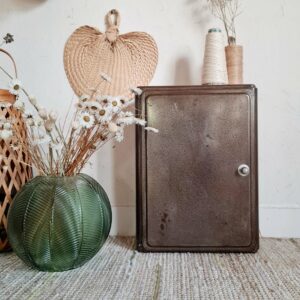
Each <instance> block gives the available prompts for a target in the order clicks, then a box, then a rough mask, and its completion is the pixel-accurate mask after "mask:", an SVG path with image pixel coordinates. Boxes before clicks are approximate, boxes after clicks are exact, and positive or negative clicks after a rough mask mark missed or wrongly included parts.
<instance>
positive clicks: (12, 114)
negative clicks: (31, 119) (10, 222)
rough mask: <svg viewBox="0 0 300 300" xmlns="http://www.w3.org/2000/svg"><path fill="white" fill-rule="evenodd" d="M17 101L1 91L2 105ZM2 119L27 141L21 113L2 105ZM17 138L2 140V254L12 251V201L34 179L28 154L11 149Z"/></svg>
mask: <svg viewBox="0 0 300 300" xmlns="http://www.w3.org/2000/svg"><path fill="white" fill-rule="evenodd" d="M0 52H3V53H5V54H7V55H8V56H9V57H10V58H11V59H12V57H11V56H10V55H9V54H8V53H7V52H6V51H4V50H3V49H0ZM12 61H13V59H12ZM13 63H14V61H13ZM14 66H15V63H14ZM15 71H16V68H15ZM15 73H16V72H15ZM16 75H17V73H16ZM15 100H16V98H15V96H14V95H11V94H10V93H9V91H7V90H0V105H1V104H7V103H10V104H13V103H14V102H15ZM0 118H5V119H7V120H8V121H9V120H10V121H13V123H14V128H17V130H18V133H17V134H16V135H17V136H18V139H19V138H21V139H22V140H23V141H26V126H25V123H24V122H23V119H22V114H21V112H20V111H18V110H16V109H15V108H14V107H12V106H10V107H8V106H5V105H1V107H0ZM16 138H17V137H16V136H13V137H12V138H11V139H10V140H6V141H4V140H1V139H0V155H1V160H0V252H3V251H8V250H10V249H11V248H10V245H9V243H8V239H7V214H8V209H9V207H10V205H11V203H12V199H13V197H14V195H15V194H16V193H17V192H18V191H19V190H20V188H21V187H22V186H23V185H24V184H25V183H26V182H27V181H28V180H29V179H30V178H31V177H32V171H31V168H30V167H28V166H27V165H25V164H23V163H21V162H24V163H26V164H29V156H28V153H26V152H25V151H24V150H23V149H21V148H20V149H19V150H13V149H12V147H11V144H12V143H13V142H14V141H15V139H16ZM3 167H4V168H3Z"/></svg>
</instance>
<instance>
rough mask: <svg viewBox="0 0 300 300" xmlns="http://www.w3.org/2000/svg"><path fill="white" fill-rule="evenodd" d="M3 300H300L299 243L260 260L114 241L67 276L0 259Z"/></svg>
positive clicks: (280, 245) (266, 247) (266, 246)
mask: <svg viewBox="0 0 300 300" xmlns="http://www.w3.org/2000/svg"><path fill="white" fill-rule="evenodd" d="M0 299H1V300H4V299H10V300H12V299H118V300H119V299H120V300H123V299H124V300H127V299H128V300H131V299H170V300H176V299H225V300H229V299H239V300H240V299H251V300H253V299H268V300H269V299H280V300H284V299H300V240H295V239H289V240H280V239H262V240H261V248H260V250H259V252H258V253H256V254H191V253H183V254H177V253H175V254H166V253H157V254H142V253H138V252H136V251H134V239H133V238H110V239H109V240H108V241H107V243H106V244H105V246H104V248H103V249H102V250H101V251H100V252H99V253H98V255H97V256H96V257H95V258H94V259H92V260H91V261H90V262H89V263H87V264H86V265H85V266H83V267H81V268H80V269H77V270H72V271H68V272H63V273H42V272H37V271H35V270H32V269H29V268H28V267H27V266H25V265H24V264H23V263H22V262H21V261H20V260H19V259H18V258H17V257H16V256H15V254H13V253H8V254H0Z"/></svg>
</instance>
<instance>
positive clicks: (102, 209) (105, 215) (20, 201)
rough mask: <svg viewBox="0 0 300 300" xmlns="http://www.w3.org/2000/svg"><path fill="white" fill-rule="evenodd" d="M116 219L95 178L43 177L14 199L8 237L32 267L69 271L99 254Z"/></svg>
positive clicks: (23, 189)
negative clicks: (112, 220)
mask: <svg viewBox="0 0 300 300" xmlns="http://www.w3.org/2000/svg"><path fill="white" fill-rule="evenodd" d="M111 219H112V215H111V206H110V203H109V199H108V197H107V195H106V193H105V191H104V189H103V188H102V187H101V186H100V184H99V183H98V182H96V181H95V180H94V179H93V178H91V177H90V176H88V175H85V174H78V175H76V176H73V177H56V176H38V177H35V178H34V179H32V180H31V181H29V182H28V183H27V184H25V185H24V186H23V188H22V189H21V190H20V191H19V192H18V193H17V195H16V197H15V198H14V201H13V204H12V206H11V208H10V210H9V213H8V238H9V241H10V243H11V246H12V248H13V250H14V251H15V252H16V254H17V255H18V256H19V257H20V258H21V259H22V260H23V261H24V262H25V263H26V264H27V265H30V266H32V267H34V268H36V269H38V270H41V271H50V272H59V271H66V270H70V269H74V268H77V267H79V266H81V265H83V264H84V263H86V262H87V261H88V260H90V259H91V258H92V257H93V256H94V255H95V254H96V253H97V252H98V251H99V250H100V248H101V247H102V245H103V244H104V242H105V240H106V239H107V237H108V235H109V231H110V227H111Z"/></svg>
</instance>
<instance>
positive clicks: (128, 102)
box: [123, 99, 135, 109]
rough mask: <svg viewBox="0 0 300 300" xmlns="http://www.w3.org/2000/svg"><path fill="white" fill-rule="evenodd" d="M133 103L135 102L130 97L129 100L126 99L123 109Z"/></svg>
mask: <svg viewBox="0 0 300 300" xmlns="http://www.w3.org/2000/svg"><path fill="white" fill-rule="evenodd" d="M134 103H135V99H130V100H128V101H126V102H125V104H124V105H123V109H124V108H126V107H129V106H131V105H133V104H134Z"/></svg>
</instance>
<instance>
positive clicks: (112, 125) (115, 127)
mask: <svg viewBox="0 0 300 300" xmlns="http://www.w3.org/2000/svg"><path fill="white" fill-rule="evenodd" d="M108 130H109V131H110V132H112V133H114V132H117V131H118V125H117V124H116V123H113V122H110V123H109V124H108Z"/></svg>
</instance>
